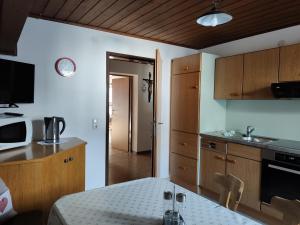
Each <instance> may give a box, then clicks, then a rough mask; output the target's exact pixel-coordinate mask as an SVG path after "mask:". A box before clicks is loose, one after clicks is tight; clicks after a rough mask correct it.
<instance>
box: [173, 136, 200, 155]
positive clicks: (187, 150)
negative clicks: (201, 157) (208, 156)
mask: <svg viewBox="0 0 300 225" xmlns="http://www.w3.org/2000/svg"><path fill="white" fill-rule="evenodd" d="M198 140H199V136H198V135H197V134H188V133H183V132H178V131H172V132H171V149H170V150H171V152H173V153H177V154H180V155H183V156H187V157H190V158H194V159H198Z"/></svg>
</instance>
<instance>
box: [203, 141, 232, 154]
mask: <svg viewBox="0 0 300 225" xmlns="http://www.w3.org/2000/svg"><path fill="white" fill-rule="evenodd" d="M226 148H227V145H226V143H225V142H222V141H216V140H213V139H210V138H202V139H201V149H207V150H212V151H215V152H220V153H224V154H226Z"/></svg>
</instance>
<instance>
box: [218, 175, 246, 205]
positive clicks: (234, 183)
mask: <svg viewBox="0 0 300 225" xmlns="http://www.w3.org/2000/svg"><path fill="white" fill-rule="evenodd" d="M214 179H215V182H216V183H217V184H218V186H219V187H220V198H219V203H220V204H221V205H222V206H224V207H226V208H228V209H231V210H233V211H236V209H237V207H238V205H239V203H240V200H241V198H242V194H243V191H244V182H243V181H242V180H240V179H239V178H237V177H235V176H233V175H231V174H228V175H224V174H221V173H215V177H214Z"/></svg>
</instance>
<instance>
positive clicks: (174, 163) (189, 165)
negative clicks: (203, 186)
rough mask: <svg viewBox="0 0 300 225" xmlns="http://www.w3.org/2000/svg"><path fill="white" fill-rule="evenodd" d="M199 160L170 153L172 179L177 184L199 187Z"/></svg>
mask: <svg viewBox="0 0 300 225" xmlns="http://www.w3.org/2000/svg"><path fill="white" fill-rule="evenodd" d="M197 171H198V170H197V160H195V159H190V158H187V157H184V156H181V155H178V154H175V153H170V177H171V180H172V181H173V182H175V183H177V182H179V183H181V182H184V183H186V184H188V185H197V176H198V172H197Z"/></svg>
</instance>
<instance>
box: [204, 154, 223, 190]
mask: <svg viewBox="0 0 300 225" xmlns="http://www.w3.org/2000/svg"><path fill="white" fill-rule="evenodd" d="M225 164H226V155H225V154H222V153H217V152H214V151H211V150H206V149H202V150H201V178H200V180H201V181H200V183H201V186H202V187H203V188H205V189H207V190H210V191H213V192H215V193H218V192H219V188H218V186H217V184H216V182H215V180H214V174H215V173H217V172H218V173H222V174H225Z"/></svg>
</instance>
